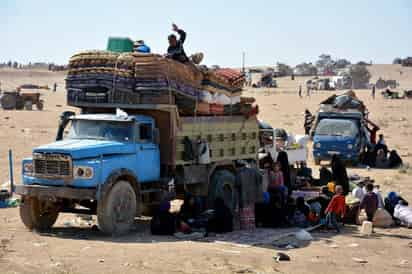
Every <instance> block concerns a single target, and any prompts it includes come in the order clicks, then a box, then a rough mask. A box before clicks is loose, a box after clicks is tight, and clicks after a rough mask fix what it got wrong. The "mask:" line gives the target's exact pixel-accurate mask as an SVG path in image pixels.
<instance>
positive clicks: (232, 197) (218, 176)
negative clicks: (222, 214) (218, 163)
mask: <svg viewBox="0 0 412 274" xmlns="http://www.w3.org/2000/svg"><path fill="white" fill-rule="evenodd" d="M235 183H236V178H235V175H233V173H231V172H230V171H227V170H218V171H216V172H215V173H214V174H213V176H212V179H211V182H210V186H209V196H208V203H209V207H212V206H213V204H214V201H215V200H216V198H222V199H223V201H224V202H225V204H226V206H227V207H228V208H229V209H230V210H231V211H232V213H233V212H235V210H236V208H237V204H238V195H237V191H236V189H235Z"/></svg>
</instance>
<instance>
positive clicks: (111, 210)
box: [97, 181, 137, 235]
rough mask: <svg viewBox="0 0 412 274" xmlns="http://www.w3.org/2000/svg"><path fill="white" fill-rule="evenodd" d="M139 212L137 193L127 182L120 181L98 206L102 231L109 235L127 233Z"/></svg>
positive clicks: (98, 217)
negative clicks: (137, 211)
mask: <svg viewBox="0 0 412 274" xmlns="http://www.w3.org/2000/svg"><path fill="white" fill-rule="evenodd" d="M136 210H137V199H136V193H135V191H134V189H133V187H132V186H131V185H130V183H129V182H127V181H118V182H117V183H116V184H115V185H114V186H113V187H112V188H111V189H110V190H109V192H108V193H107V194H106V196H105V197H103V198H102V199H101V200H100V201H99V202H98V205H97V221H98V224H99V228H100V230H101V231H102V232H103V233H105V234H108V235H121V234H125V233H127V232H128V231H129V230H130V229H131V228H132V225H133V222H134V218H135V216H136Z"/></svg>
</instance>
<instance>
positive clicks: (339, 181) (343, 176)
mask: <svg viewBox="0 0 412 274" xmlns="http://www.w3.org/2000/svg"><path fill="white" fill-rule="evenodd" d="M331 166H332V175H333V180H334V182H335V185H340V186H342V189H343V195H345V196H346V195H348V193H349V179H348V174H347V172H346V167H345V164H344V163H343V162H342V160H341V159H340V158H339V156H338V155H333V156H332V162H331Z"/></svg>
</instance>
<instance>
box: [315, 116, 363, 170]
mask: <svg viewBox="0 0 412 274" xmlns="http://www.w3.org/2000/svg"><path fill="white" fill-rule="evenodd" d="M312 135H313V158H314V160H315V163H316V164H320V161H322V160H331V158H332V156H333V155H338V156H339V157H340V158H341V159H342V160H344V161H347V162H351V163H352V164H353V165H356V164H358V163H359V159H360V155H361V154H362V153H363V152H364V149H365V147H366V143H367V141H366V140H367V136H366V135H367V132H366V130H365V125H364V122H363V114H362V113H361V112H359V111H357V110H345V111H337V110H333V111H332V110H329V111H320V112H319V113H318V116H317V121H316V123H315V126H314V128H313V132H312Z"/></svg>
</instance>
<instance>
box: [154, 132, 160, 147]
mask: <svg viewBox="0 0 412 274" xmlns="http://www.w3.org/2000/svg"><path fill="white" fill-rule="evenodd" d="M153 142H154V143H155V144H156V145H158V144H160V131H159V129H158V128H154V129H153Z"/></svg>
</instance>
